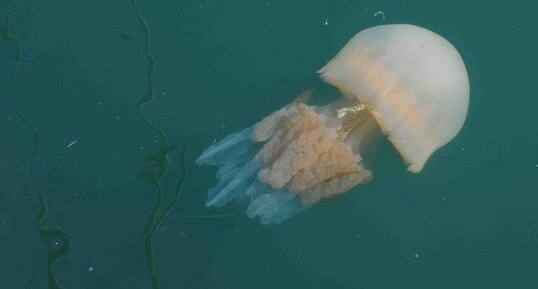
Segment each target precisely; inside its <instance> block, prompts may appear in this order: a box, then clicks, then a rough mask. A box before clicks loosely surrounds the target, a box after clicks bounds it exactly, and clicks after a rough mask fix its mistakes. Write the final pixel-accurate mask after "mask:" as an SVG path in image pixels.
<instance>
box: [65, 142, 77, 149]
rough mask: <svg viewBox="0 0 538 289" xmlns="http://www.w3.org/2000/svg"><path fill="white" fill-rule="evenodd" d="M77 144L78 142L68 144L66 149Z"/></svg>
mask: <svg viewBox="0 0 538 289" xmlns="http://www.w3.org/2000/svg"><path fill="white" fill-rule="evenodd" d="M77 142H78V140H74V141H72V142H70V143H69V144H68V145H67V147H66V148H67V149H68V148H70V147H72V146H73V145H75V144H76V143H77Z"/></svg>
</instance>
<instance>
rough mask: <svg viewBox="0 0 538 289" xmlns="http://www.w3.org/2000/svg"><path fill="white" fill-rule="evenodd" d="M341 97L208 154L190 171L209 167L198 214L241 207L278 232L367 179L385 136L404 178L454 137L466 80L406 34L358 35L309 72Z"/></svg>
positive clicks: (426, 36)
mask: <svg viewBox="0 0 538 289" xmlns="http://www.w3.org/2000/svg"><path fill="white" fill-rule="evenodd" d="M318 73H319V75H320V77H321V78H322V79H323V80H324V81H325V82H327V83H328V84H330V85H332V86H334V87H336V88H337V89H338V90H339V91H340V92H341V93H342V95H343V97H340V99H338V100H336V101H334V102H332V103H330V104H327V105H323V106H315V105H308V104H307V102H306V99H305V97H300V98H299V99H298V100H296V101H293V102H292V103H290V104H288V105H286V106H285V107H283V108H282V109H280V110H277V111H275V112H274V113H272V114H271V115H269V116H267V117H265V118H264V119H262V120H261V121H260V122H258V123H257V124H255V125H254V126H252V127H250V128H247V129H245V130H243V131H240V132H237V133H233V134H231V135H229V136H228V137H226V138H224V139H223V140H221V141H220V142H218V143H216V144H214V145H212V146H210V147H209V148H208V149H207V150H205V151H204V152H203V153H202V155H201V156H200V157H199V158H198V159H197V163H198V164H200V165H202V164H207V165H214V166H217V167H218V172H217V174H216V176H217V178H218V183H217V185H216V186H215V187H213V188H211V189H210V190H209V197H208V201H207V203H206V205H208V206H222V205H225V204H227V203H228V202H230V201H232V200H234V199H244V200H247V203H248V207H247V211H246V213H247V215H248V216H249V217H252V218H253V217H256V216H259V217H260V222H261V223H263V224H269V223H279V222H282V221H283V220H285V219H287V218H289V217H290V216H291V215H293V214H296V213H298V212H300V211H302V210H304V209H306V208H308V207H309V206H311V205H313V204H315V203H317V202H319V201H320V200H322V199H324V198H328V197H331V196H335V195H338V194H341V193H344V192H346V191H348V190H349V189H351V188H353V187H355V186H357V185H359V184H363V183H367V182H368V181H370V180H371V179H372V172H371V171H370V170H369V168H368V167H367V166H366V165H365V164H364V161H363V155H364V152H365V151H367V150H368V147H369V144H370V143H371V142H372V141H373V140H374V139H376V138H378V137H379V136H382V135H385V136H386V137H387V138H388V139H389V140H390V141H391V142H392V144H393V145H394V146H395V148H396V149H397V151H398V152H399V153H400V155H401V156H402V158H403V160H404V161H405V163H406V164H407V169H408V170H409V171H410V172H413V173H418V172H420V171H421V170H422V168H423V167H424V164H425V163H426V161H427V160H428V158H429V157H430V156H431V155H432V154H433V153H434V152H435V151H436V150H437V149H438V148H440V147H442V146H443V145H445V144H446V143H448V142H449V141H450V140H451V139H452V138H454V137H455V136H456V135H457V133H458V132H459V131H460V129H461V127H462V126H463V123H464V121H465V118H466V116H467V108H468V103H469V80H468V76H467V71H466V69H465V65H464V63H463V60H462V59H461V56H460V55H459V53H458V51H457V50H456V49H455V48H454V47H453V46H452V45H451V44H450V43H449V42H448V41H447V40H445V39H444V38H442V37H441V36H439V35H437V34H435V33H433V32H431V31H429V30H426V29H424V28H420V27H417V26H413V25H405V24H396V25H381V26H376V27H372V28H369V29H366V30H363V31H361V32H359V33H358V34H357V35H355V36H354V37H353V38H352V39H351V40H350V41H349V42H348V43H347V44H346V45H345V46H344V47H343V48H342V50H341V51H340V52H339V53H338V54H337V55H336V56H335V57H334V58H333V59H332V60H330V61H329V63H327V64H326V65H325V66H324V67H323V68H322V69H320V70H319V71H318Z"/></svg>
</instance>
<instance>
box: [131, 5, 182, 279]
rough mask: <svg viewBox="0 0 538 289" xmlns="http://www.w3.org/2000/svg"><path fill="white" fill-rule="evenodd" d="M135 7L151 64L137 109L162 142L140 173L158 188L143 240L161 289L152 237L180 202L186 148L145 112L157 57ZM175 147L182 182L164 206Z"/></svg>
mask: <svg viewBox="0 0 538 289" xmlns="http://www.w3.org/2000/svg"><path fill="white" fill-rule="evenodd" d="M132 6H133V9H134V11H135V13H136V17H137V18H138V22H139V24H140V26H142V29H143V30H144V34H145V37H146V39H145V52H146V56H147V58H148V63H149V69H148V73H147V82H148V88H147V91H146V94H145V95H144V97H143V98H141V99H140V100H139V101H138V104H137V109H138V113H139V115H140V117H141V118H142V119H143V120H144V122H145V123H146V124H147V125H148V126H149V127H150V128H151V129H153V130H154V131H155V132H156V133H157V135H158V136H159V138H160V143H161V145H160V146H159V147H158V149H157V151H155V152H153V153H151V154H150V155H149V156H148V158H147V161H148V162H150V164H148V166H147V167H146V168H144V169H143V170H142V172H141V173H140V176H141V177H142V178H143V179H144V180H146V181H147V182H149V183H151V184H153V185H154V186H155V187H156V189H157V200H156V202H155V205H154V206H153V208H152V210H151V215H150V217H149V219H148V221H147V223H146V224H145V226H144V238H145V240H144V241H145V251H146V260H147V263H148V267H149V273H150V276H151V283H152V286H153V288H154V289H158V288H160V286H159V280H158V278H157V273H156V270H155V255H154V252H153V237H154V235H155V232H156V231H157V229H158V227H159V225H160V223H161V222H162V220H163V219H164V218H165V217H166V216H167V215H168V213H169V212H170V210H171V209H172V208H173V207H174V206H175V205H176V204H177V202H178V200H179V195H180V192H181V187H182V186H183V183H184V182H185V177H186V171H185V147H184V146H183V145H178V146H171V145H170V144H169V143H168V138H167V137H166V134H165V133H164V131H163V130H162V129H160V128H159V127H158V126H156V125H155V124H154V123H153V122H152V121H151V120H150V119H149V118H148V117H147V116H146V114H145V111H144V107H145V106H146V105H148V104H150V103H152V102H153V101H155V94H154V85H153V75H154V73H155V60H154V58H153V54H152V52H151V49H150V42H151V34H150V31H149V27H148V24H147V23H146V20H145V19H144V18H143V17H142V15H141V13H140V9H139V8H138V5H137V2H136V0H132ZM175 148H179V158H180V161H181V173H180V176H179V181H178V183H177V185H176V189H175V194H174V197H173V199H172V201H171V203H170V204H169V205H168V207H164V198H165V194H164V190H163V188H162V180H163V179H164V177H165V176H166V173H167V172H168V162H169V154H170V152H171V151H172V150H174V149H175Z"/></svg>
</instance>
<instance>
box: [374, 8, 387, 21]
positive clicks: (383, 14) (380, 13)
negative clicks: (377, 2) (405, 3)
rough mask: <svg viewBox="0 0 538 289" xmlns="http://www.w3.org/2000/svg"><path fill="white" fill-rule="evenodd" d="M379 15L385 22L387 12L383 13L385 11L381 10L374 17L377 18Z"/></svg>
mask: <svg viewBox="0 0 538 289" xmlns="http://www.w3.org/2000/svg"><path fill="white" fill-rule="evenodd" d="M379 15H381V17H382V18H383V20H385V11H383V10H379V11H377V12H376V13H374V17H377V16H379Z"/></svg>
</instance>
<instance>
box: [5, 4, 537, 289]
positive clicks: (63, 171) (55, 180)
mask: <svg viewBox="0 0 538 289" xmlns="http://www.w3.org/2000/svg"><path fill="white" fill-rule="evenodd" d="M530 3H532V2H531V1H499V0H494V1H474V2H473V1H360V0H353V1H351V0H341V1H306V0H300V1H289V0H288V1H283V0H282V1H274V0H266V1H256V0H242V1H218V0H203V1H189V0H162V1H148V0H136V1H130V0H122V1H104V0H92V1H89V0H80V1H77V0H62V1H60V0H50V1H37V0H11V1H9V0H1V1H0V9H1V11H0V23H1V25H2V30H1V38H0V288H6V289H7V288H10V289H11V288H13V289H17V288H65V289H70V288H73V289H74V288H77V289H80V288H100V289H102V288H133V289H135V288H152V289H156V288H163V289H165V288H166V289H167V288H192V289H198V288H222V289H225V288H230V289H242V288H249V289H250V288H260V289H263V288H331V289H338V288H346V289H349V288H447V289H448V288H537V286H538V117H537V115H538V95H537V92H536V81H537V80H536V67H538V54H537V51H538V29H537V27H538V18H536V9H537V8H538V7H536V5H535V4H534V5H533V4H530ZM388 23H409V24H415V25H419V26H423V27H425V28H428V29H430V30H432V31H435V32H436V33H439V34H440V35H442V36H444V37H445V38H447V39H448V40H449V41H450V42H451V43H452V44H453V45H454V46H455V47H456V48H457V49H458V50H459V52H460V53H461V55H462V57H463V59H464V61H465V63H466V66H467V70H468V72H469V78H470V83H471V102H470V108H469V115H468V118H467V121H466V123H465V126H464V127H463V129H462V131H461V132H460V134H459V135H458V136H457V137H456V138H455V139H454V140H453V141H452V142H450V143H449V144H448V145H447V146H445V147H443V148H442V149H440V150H439V151H437V152H436V153H435V154H434V155H433V156H432V157H431V158H430V160H429V162H428V163H427V164H426V167H425V168H424V170H423V171H422V172H421V173H420V174H411V173H409V172H407V171H406V170H405V166H404V164H403V163H402V161H401V159H400V157H399V156H398V154H397V153H396V152H395V150H394V149H393V148H392V146H391V145H390V143H389V142H388V141H382V143H381V144H380V145H379V146H380V147H379V149H378V152H377V154H376V159H375V163H374V167H373V169H374V176H375V177H374V180H373V181H372V182H370V183H369V184H367V185H363V186H360V187H357V188H355V189H353V190H352V191H350V192H348V193H347V194H344V195H341V196H339V197H336V198H332V199H330V200H326V201H323V202H321V203H319V204H318V205H316V206H314V207H312V208H310V209H308V210H306V211H304V212H302V213H300V214H298V215H296V216H293V217H292V218H291V219H289V220H287V221H285V222H284V223H282V224H279V225H273V226H262V225H260V224H259V223H258V222H257V221H255V220H251V219H249V218H248V217H246V216H245V214H244V212H243V210H244V207H242V206H238V205H231V206H227V207H224V208H219V209H214V208H205V206H204V202H205V199H206V194H207V190H208V189H209V188H210V187H211V186H213V185H214V184H215V182H216V179H215V178H214V176H213V175H214V173H215V168H212V167H199V166H197V165H196V164H195V163H194V160H195V159H196V158H197V156H198V155H199V154H200V153H201V152H202V151H203V150H204V149H205V148H206V147H207V146H209V145H210V144H211V143H213V141H215V140H218V139H221V138H223V137H224V136H226V135H228V134H229V133H231V132H234V131H238V130H240V129H243V128H245V127H248V126H250V125H252V124H253V123H255V122H257V121H258V120H260V119H261V118H263V117H264V116H266V115H268V114H269V113H271V112H272V111H274V110H276V109H278V108H280V107H282V106H284V105H285V104H287V103H289V102H290V101H291V100H292V99H293V98H294V97H295V96H297V95H299V94H300V93H301V92H302V91H304V90H306V89H308V88H310V87H314V86H316V85H318V84H319V82H320V80H319V79H317V76H316V75H315V73H314V72H315V71H317V70H318V69H319V68H321V67H322V66H323V65H324V64H325V63H326V62H327V61H328V60H329V59H330V58H331V57H332V56H334V55H335V53H337V52H338V51H339V50H340V48H341V47H342V46H343V45H344V44H345V43H346V42H347V40H348V39H349V38H350V37H351V36H353V35H354V34H355V33H357V32H358V31H360V30H362V29H365V28H368V27H371V26H375V25H380V24H388Z"/></svg>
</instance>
